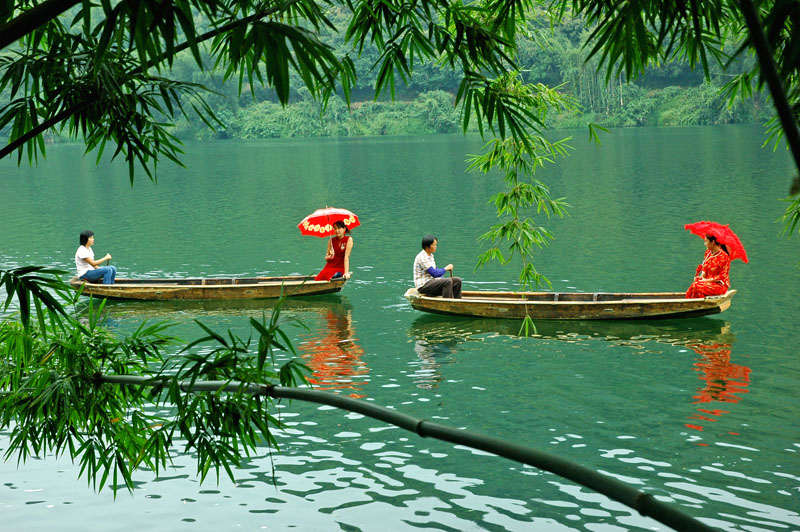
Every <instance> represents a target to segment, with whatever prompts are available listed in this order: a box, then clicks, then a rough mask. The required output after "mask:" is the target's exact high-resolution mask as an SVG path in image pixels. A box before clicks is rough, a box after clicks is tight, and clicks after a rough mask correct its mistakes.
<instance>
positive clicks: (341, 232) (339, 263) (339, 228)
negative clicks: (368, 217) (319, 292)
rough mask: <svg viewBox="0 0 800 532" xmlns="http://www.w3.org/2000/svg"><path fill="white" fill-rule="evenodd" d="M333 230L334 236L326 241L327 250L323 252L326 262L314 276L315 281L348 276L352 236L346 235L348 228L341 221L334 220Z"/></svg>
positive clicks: (346, 277) (349, 273)
mask: <svg viewBox="0 0 800 532" xmlns="http://www.w3.org/2000/svg"><path fill="white" fill-rule="evenodd" d="M333 230H334V231H336V236H333V237H331V239H330V240H329V241H328V251H327V253H326V254H325V261H326V262H327V264H326V265H325V267H324V268H323V269H322V271H321V272H319V273H318V274H317V276H316V277H315V278H314V280H315V281H330V280H331V279H338V278H339V277H344V278H345V279H349V278H350V275H351V272H350V252H351V251H353V238H352V237H350V236H348V235H347V233H349V232H350V230H349V229H348V228H347V226H346V225H345V224H344V222H342V221H338V222H334V223H333Z"/></svg>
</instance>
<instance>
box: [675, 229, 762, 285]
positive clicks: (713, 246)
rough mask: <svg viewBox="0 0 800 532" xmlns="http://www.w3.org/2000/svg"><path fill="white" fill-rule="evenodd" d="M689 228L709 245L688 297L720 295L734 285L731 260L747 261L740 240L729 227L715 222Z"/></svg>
mask: <svg viewBox="0 0 800 532" xmlns="http://www.w3.org/2000/svg"><path fill="white" fill-rule="evenodd" d="M685 228H686V229H688V230H689V231H691V232H692V233H694V234H696V235H699V236H702V237H703V243H704V244H705V246H706V252H705V255H703V262H702V263H701V264H700V265H699V266H698V267H697V270H696V272H695V277H694V281H693V282H692V284H691V286H690V287H689V289H688V290H687V291H686V298H687V299H693V298H701V297H707V296H719V295H722V294H724V293H725V292H727V291H728V289H729V288H730V286H731V281H730V276H729V272H730V267H731V260H733V259H742V260H743V261H744V262H747V254H746V253H745V251H744V247H743V246H742V243H741V242H740V241H739V237H737V236H736V234H735V233H734V232H733V231H731V230H730V228H729V227H728V226H727V225H721V224H718V223H715V222H697V223H693V224H688V225H686V226H685Z"/></svg>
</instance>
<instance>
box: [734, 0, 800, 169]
mask: <svg viewBox="0 0 800 532" xmlns="http://www.w3.org/2000/svg"><path fill="white" fill-rule="evenodd" d="M740 7H741V10H742V15H743V16H744V20H745V22H746V23H747V28H748V30H750V41H751V43H752V44H753V47H754V48H755V49H756V55H757V56H758V62H759V63H760V65H761V73H762V75H763V76H764V78H766V80H767V85H768V86H769V92H770V93H771V94H772V101H773V102H775V109H776V110H777V111H778V117H779V118H780V120H781V125H782V126H783V132H784V134H785V135H786V142H787V143H788V144H789V149H790V150H791V152H792V156H793V157H794V163H795V165H796V166H797V169H798V171H800V131H798V128H797V122H795V119H794V117H793V116H792V109H791V107H790V106H789V100H788V98H787V97H786V90H785V87H784V86H783V83H782V82H781V78H780V76H779V75H778V69H777V67H776V66H775V60H774V59H773V57H772V50H770V46H769V43H768V42H767V38H766V36H765V35H764V29H763V27H762V26H761V21H760V20H759V18H758V13H757V12H756V9H755V7H754V6H753V3H752V2H751V1H750V0H740Z"/></svg>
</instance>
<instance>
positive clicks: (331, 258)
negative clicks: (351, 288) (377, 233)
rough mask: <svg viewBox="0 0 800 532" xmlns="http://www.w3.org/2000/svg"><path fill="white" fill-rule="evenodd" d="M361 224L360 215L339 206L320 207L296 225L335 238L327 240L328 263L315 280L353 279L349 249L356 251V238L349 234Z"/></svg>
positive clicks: (326, 256)
mask: <svg viewBox="0 0 800 532" xmlns="http://www.w3.org/2000/svg"><path fill="white" fill-rule="evenodd" d="M359 225H361V222H359V220H358V216H356V215H355V214H354V213H352V212H350V211H348V210H347V209H339V208H336V207H325V208H324V209H317V210H316V211H314V212H312V213H311V214H309V215H308V216H306V217H305V218H303V220H302V221H301V222H300V223H299V224H297V228H298V229H300V232H301V233H302V234H304V235H311V236H318V237H320V238H324V237H326V236H330V237H332V238H331V239H330V240H329V241H328V250H327V252H326V253H325V261H326V262H327V264H326V265H325V267H324V268H323V269H322V271H321V272H319V274H317V276H316V277H315V278H314V280H315V281H330V280H331V279H334V278H339V277H344V278H345V279H349V278H350V274H351V272H350V252H351V251H353V239H352V238H350V237H349V236H348V233H350V229H352V228H353V227H358V226H359Z"/></svg>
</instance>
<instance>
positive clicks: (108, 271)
mask: <svg viewBox="0 0 800 532" xmlns="http://www.w3.org/2000/svg"><path fill="white" fill-rule="evenodd" d="M116 276H117V268H115V267H114V266H102V267H100V268H95V269H94V270H89V271H88V272H86V273H84V274H83V275H81V279H83V280H84V281H89V282H90V283H96V282H97V281H99V280H100V279H102V280H103V284H114V278H115V277H116Z"/></svg>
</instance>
